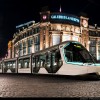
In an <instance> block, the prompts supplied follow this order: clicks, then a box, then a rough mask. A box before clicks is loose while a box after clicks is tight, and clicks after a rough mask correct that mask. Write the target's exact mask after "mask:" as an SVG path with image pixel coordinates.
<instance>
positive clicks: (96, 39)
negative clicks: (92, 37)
mask: <svg viewBox="0 0 100 100" xmlns="http://www.w3.org/2000/svg"><path fill="white" fill-rule="evenodd" d="M96 58H97V60H98V39H96Z"/></svg>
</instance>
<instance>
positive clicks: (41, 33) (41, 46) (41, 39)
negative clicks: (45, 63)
mask: <svg viewBox="0 0 100 100" xmlns="http://www.w3.org/2000/svg"><path fill="white" fill-rule="evenodd" d="M43 36H44V32H43V28H41V29H40V50H43V45H44V44H43Z"/></svg>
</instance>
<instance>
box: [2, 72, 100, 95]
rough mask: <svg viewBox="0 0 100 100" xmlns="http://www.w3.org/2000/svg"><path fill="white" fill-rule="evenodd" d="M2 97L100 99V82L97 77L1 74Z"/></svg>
mask: <svg viewBox="0 0 100 100" xmlns="http://www.w3.org/2000/svg"><path fill="white" fill-rule="evenodd" d="M88 77H89V78H88ZM92 77H93V78H92ZM0 97H100V80H97V79H96V78H95V76H79V77H70V76H52V75H31V74H18V75H17V74H0Z"/></svg>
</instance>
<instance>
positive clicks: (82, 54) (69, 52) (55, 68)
mask: <svg viewBox="0 0 100 100" xmlns="http://www.w3.org/2000/svg"><path fill="white" fill-rule="evenodd" d="M0 70H1V72H2V73H8V72H11V73H32V74H38V73H41V74H53V75H56V74H57V75H72V76H74V75H84V74H90V73H96V74H97V75H98V76H100V63H97V61H96V59H95V58H94V57H93V56H92V55H91V54H90V53H89V51H88V50H87V49H86V48H85V47H84V46H83V45H82V44H81V43H79V42H77V41H66V42H62V43H60V44H58V45H55V46H52V47H50V48H47V49H45V50H40V51H38V52H36V53H32V54H29V55H25V56H22V57H17V58H13V59H5V60H3V61H1V62H0Z"/></svg>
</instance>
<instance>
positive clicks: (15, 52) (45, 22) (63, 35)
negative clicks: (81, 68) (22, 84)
mask: <svg viewBox="0 0 100 100" xmlns="http://www.w3.org/2000/svg"><path fill="white" fill-rule="evenodd" d="M40 18H41V19H40V22H39V23H35V21H30V22H28V23H24V24H21V25H19V26H17V27H16V29H17V31H16V33H15V34H14V36H13V40H11V41H10V42H9V43H8V57H7V59H9V58H16V57H22V56H24V55H28V54H31V53H35V52H37V51H39V50H43V49H45V48H48V47H51V46H53V45H56V44H59V43H61V42H63V41H67V40H75V41H79V42H80V43H82V44H83V45H84V46H85V47H86V48H87V50H89V51H90V52H91V54H92V55H93V56H94V57H96V58H97V60H100V28H99V27H96V26H91V25H89V24H88V20H89V18H85V17H83V16H80V17H78V16H75V15H71V14H66V13H61V12H58V13H51V12H50V11H45V12H40ZM26 60H27V59H26Z"/></svg>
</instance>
